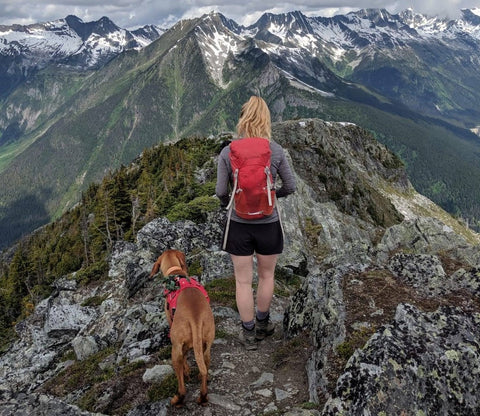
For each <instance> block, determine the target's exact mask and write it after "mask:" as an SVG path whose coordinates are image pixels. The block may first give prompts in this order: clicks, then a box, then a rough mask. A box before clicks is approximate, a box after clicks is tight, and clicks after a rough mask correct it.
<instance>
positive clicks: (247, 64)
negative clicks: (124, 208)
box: [0, 9, 480, 247]
mask: <svg viewBox="0 0 480 416" xmlns="http://www.w3.org/2000/svg"><path fill="white" fill-rule="evenodd" d="M479 63H480V9H465V10H462V17H461V18H460V19H457V20H447V19H440V18H430V17H427V16H424V15H421V14H417V13H415V12H413V11H412V10H406V11H404V12H402V13H399V14H395V15H394V14H390V13H388V12H387V11H386V10H383V9H381V10H380V9H367V10H360V11H358V12H352V13H349V14H347V15H340V16H334V17H331V18H326V17H307V16H305V15H304V14H302V13H301V12H300V11H296V12H291V13H286V14H279V15H274V14H268V13H267V14H264V15H263V16H262V17H261V18H260V19H259V20H258V21H257V22H256V23H255V24H253V25H251V26H248V27H244V26H241V25H238V24H237V23H236V22H234V21H233V20H231V19H228V18H226V17H225V16H223V15H221V14H219V13H210V14H208V15H204V16H201V17H198V18H195V19H189V20H182V21H179V22H178V23H177V24H175V25H174V26H172V27H171V28H169V29H168V30H165V29H161V28H158V27H155V26H147V27H144V28H141V29H138V30H135V31H127V30H124V29H120V28H118V27H117V26H116V25H115V24H114V23H113V22H111V21H110V20H109V19H108V18H106V17H104V18H102V19H100V20H99V21H97V22H90V23H84V22H82V21H81V20H80V19H78V18H77V17H75V16H68V17H67V18H65V19H60V20H58V21H55V22H48V23H44V24H37V25H30V26H19V25H14V26H0V80H1V82H0V85H2V87H0V99H1V101H0V108H1V110H2V111H0V132H1V135H0V188H1V189H2V195H1V198H0V235H1V236H2V237H1V239H0V240H1V241H0V247H6V246H7V245H9V244H11V243H12V242H14V241H15V240H17V239H18V238H19V237H20V236H22V235H23V234H25V233H28V232H30V231H31V230H33V229H35V228H36V227H39V226H41V225H43V224H45V223H47V222H49V221H50V220H51V219H53V218H57V217H58V216H59V215H61V213H63V212H65V210H67V209H69V208H71V207H72V206H74V205H75V204H76V203H77V201H78V200H79V198H80V195H81V193H82V191H84V190H85V189H86V188H87V186H88V185H89V184H90V183H92V182H95V181H99V180H100V179H101V178H103V177H104V176H105V174H106V173H108V172H109V171H112V170H115V169H117V168H118V167H120V166H121V165H122V164H128V163H129V162H130V161H131V160H133V159H134V158H135V157H136V156H137V155H138V154H140V153H141V152H142V151H143V150H144V149H146V148H149V147H151V146H154V145H155V144H157V143H159V142H170V141H177V140H178V139H180V138H183V137H188V136H209V135H211V134H217V133H220V132H224V131H232V130H234V128H235V123H236V119H237V117H238V111H239V108H240V105H241V104H242V103H243V102H244V101H245V100H246V99H248V97H249V96H250V95H251V94H260V95H262V96H263V97H264V98H265V99H266V101H267V102H268V104H269V106H270V110H271V113H272V119H273V120H274V121H282V120H289V119H295V118H299V117H316V118H322V119H324V120H332V121H347V122H353V123H355V124H358V125H360V126H362V127H364V128H366V129H368V130H370V131H371V132H372V133H373V134H374V136H375V137H376V138H377V140H379V141H381V142H382V143H384V144H386V145H387V146H388V147H389V148H390V149H392V150H393V151H395V152H396V153H397V155H399V156H400V157H401V159H402V160H403V162H404V163H405V165H406V168H407V172H408V174H409V176H410V178H411V180H412V183H413V184H414V186H415V187H416V188H417V189H418V190H419V191H420V192H421V193H423V194H425V195H427V196H429V197H430V198H431V199H432V200H434V201H435V202H437V203H438V204H440V205H441V206H442V207H443V208H445V209H447V210H448V211H449V212H451V213H453V214H455V215H457V216H462V217H463V218H466V219H467V220H469V222H470V223H472V224H474V225H475V224H476V223H477V222H478V220H479V218H480V203H479V202H480V139H479V137H478V136H477V135H476V134H475V131H477V129H478V128H479V126H480V110H479V106H478V103H479V102H480V73H479V72H478V66H479ZM180 169H181V167H180ZM320 173H321V172H319V174H320Z"/></svg>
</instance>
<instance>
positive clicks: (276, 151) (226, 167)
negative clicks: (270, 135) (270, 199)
mask: <svg viewBox="0 0 480 416" xmlns="http://www.w3.org/2000/svg"><path fill="white" fill-rule="evenodd" d="M270 150H271V151H272V156H271V167H270V171H271V172H272V177H273V183H276V179H277V175H278V176H279V177H280V179H281V181H282V184H281V187H280V188H278V189H276V190H275V194H276V195H277V198H282V197H285V196H287V195H290V194H291V193H293V192H295V189H296V184H295V176H294V175H293V173H292V170H291V168H290V165H289V164H288V160H287V158H286V156H285V152H284V151H283V148H282V146H280V145H279V144H278V143H275V142H274V141H270ZM229 154H230V146H226V147H224V148H223V149H222V151H221V152H220V155H219V158H218V166H217V185H216V188H215V193H216V195H217V197H218V198H219V199H220V204H221V205H222V206H227V205H228V202H229V200H230V196H229V190H230V189H231V187H232V184H233V173H232V167H231V165H230V158H229ZM231 219H232V221H236V222H243V223H249V224H266V223H271V222H275V221H278V212H277V209H276V208H275V209H274V211H273V213H272V215H269V216H268V217H264V218H260V219H256V220H247V219H244V218H241V217H239V216H238V215H236V214H235V210H233V212H232V218H231Z"/></svg>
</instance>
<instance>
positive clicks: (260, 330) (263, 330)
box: [255, 314, 275, 341]
mask: <svg viewBox="0 0 480 416" xmlns="http://www.w3.org/2000/svg"><path fill="white" fill-rule="evenodd" d="M255 321H256V322H255V338H256V339H257V341H261V340H262V339H264V338H265V337H269V336H270V335H272V334H273V333H274V332H275V325H274V324H273V323H272V321H270V314H269V315H268V316H267V317H266V318H265V319H263V320H262V321H260V320H259V319H256V320H255Z"/></svg>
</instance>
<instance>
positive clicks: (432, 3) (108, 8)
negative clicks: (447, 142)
mask: <svg viewBox="0 0 480 416" xmlns="http://www.w3.org/2000/svg"><path fill="white" fill-rule="evenodd" d="M409 7H410V8H413V10H414V11H416V12H420V13H424V14H427V15H429V16H442V17H443V16H448V17H450V18H457V17H459V15H460V10H461V9H462V8H474V7H480V0H398V1H393V0H297V1H293V0H292V1H282V0H262V1H258V0H217V1H215V0H214V1H210V0H103V1H101V2H99V1H98V0H20V1H19V0H0V25H2V24H3V25H11V24H13V23H18V24H31V23H37V22H46V21H49V20H56V19H61V18H64V17H66V16H68V15H69V14H74V15H76V16H78V17H80V18H81V19H82V20H83V21H84V22H91V21H94V20H98V19H100V18H101V17H102V16H107V17H109V18H110V19H111V20H113V22H114V23H116V24H117V25H118V26H120V27H122V28H126V29H133V28H137V27H140V26H143V25H147V24H154V25H159V26H161V27H165V28H167V27H169V26H171V25H172V24H174V23H175V22H177V21H178V20H180V19H184V18H191V17H199V16H201V15H202V14H204V13H209V12H211V11H212V10H214V11H218V12H220V13H222V14H223V15H224V16H226V17H227V18H230V19H233V20H235V21H236V22H237V23H239V24H243V25H246V26H248V25H250V24H252V23H255V22H256V21H257V19H258V18H259V17H260V16H261V15H262V14H263V13H266V12H269V13H275V14H278V13H285V12H289V11H294V10H300V11H301V12H303V13H304V14H305V15H307V16H333V15H336V14H344V13H348V12H350V11H353V10H358V9H361V8H385V9H387V10H388V11H389V12H390V13H397V12H399V11H402V10H405V9H407V8H409Z"/></svg>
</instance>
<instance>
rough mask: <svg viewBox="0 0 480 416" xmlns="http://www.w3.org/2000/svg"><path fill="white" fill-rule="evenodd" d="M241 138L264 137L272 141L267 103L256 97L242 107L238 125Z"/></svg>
mask: <svg viewBox="0 0 480 416" xmlns="http://www.w3.org/2000/svg"><path fill="white" fill-rule="evenodd" d="M237 133H238V136H239V137H263V138H265V139H269V140H270V136H271V135H272V123H271V120H270V110H269V109H268V106H267V103H266V102H265V101H264V100H263V99H262V98H260V97H257V96H255V95H253V96H251V97H250V99H249V100H248V101H247V102H246V103H245V104H243V105H242V111H241V113H240V119H239V120H238V123H237Z"/></svg>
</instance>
